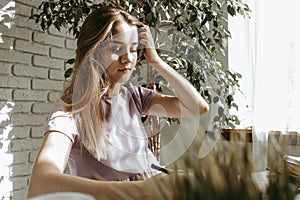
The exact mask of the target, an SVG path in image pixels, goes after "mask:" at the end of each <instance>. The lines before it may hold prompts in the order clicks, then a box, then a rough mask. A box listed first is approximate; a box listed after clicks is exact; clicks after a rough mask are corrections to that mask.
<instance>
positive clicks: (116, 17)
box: [61, 7, 142, 160]
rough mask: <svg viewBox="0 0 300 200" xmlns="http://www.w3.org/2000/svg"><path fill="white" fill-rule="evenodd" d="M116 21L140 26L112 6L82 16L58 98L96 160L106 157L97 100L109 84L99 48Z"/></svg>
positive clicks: (100, 105) (108, 35)
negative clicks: (72, 61)
mask: <svg viewBox="0 0 300 200" xmlns="http://www.w3.org/2000/svg"><path fill="white" fill-rule="evenodd" d="M120 22H121V23H122V22H123V23H128V24H130V25H135V26H138V25H142V23H141V22H139V21H138V20H137V19H136V18H135V17H133V16H131V15H130V14H128V13H127V12H125V11H123V10H120V9H118V8H113V7H102V8H99V9H97V10H94V11H93V12H92V13H91V14H90V15H89V16H88V17H87V18H86V20H85V22H84V23H83V25H82V27H81V30H80V33H79V36H78V40H77V49H76V57H75V64H74V68H73V74H72V79H71V81H70V83H69V85H68V87H66V89H65V90H64V91H63V95H62V97H61V103H62V105H63V107H64V108H65V109H66V111H68V112H70V113H71V114H72V116H73V117H74V120H75V122H76V125H77V129H78V132H79V136H78V140H79V141H80V142H81V144H83V145H84V147H85V148H87V149H88V150H89V151H90V152H91V153H92V154H93V155H94V156H95V157H96V158H97V159H98V160H99V159H100V158H103V157H105V156H106V155H105V151H104V148H105V145H106V144H107V137H106V134H105V132H104V128H103V126H102V125H103V122H104V121H105V120H107V114H106V113H104V109H103V107H102V104H101V99H102V98H103V96H104V95H105V94H106V92H107V90H108V87H109V86H110V82H109V78H108V76H107V75H106V73H105V66H103V65H104V64H103V63H102V61H103V59H102V58H101V51H99V49H101V48H102V46H103V45H102V43H104V42H103V41H104V40H106V39H107V38H109V37H110V36H111V35H112V30H113V28H114V26H115V25H116V24H117V23H120ZM105 115H106V116H105Z"/></svg>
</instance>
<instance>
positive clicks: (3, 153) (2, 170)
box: [0, 1, 16, 199]
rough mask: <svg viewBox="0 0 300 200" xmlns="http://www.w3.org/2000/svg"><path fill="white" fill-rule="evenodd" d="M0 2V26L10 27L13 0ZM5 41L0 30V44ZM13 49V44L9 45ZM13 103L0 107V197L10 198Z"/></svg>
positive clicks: (13, 9)
mask: <svg viewBox="0 0 300 200" xmlns="http://www.w3.org/2000/svg"><path fill="white" fill-rule="evenodd" d="M2 3H4V2H3V1H2V2H1V4H0V23H1V26H2V25H3V26H4V27H7V28H8V29H11V27H12V24H13V19H14V17H15V12H16V11H15V2H14V1H9V2H8V3H6V4H4V5H2ZM4 42H5V41H4V39H3V37H2V33H1V32H0V44H3V43H4ZM10 49H13V46H11V47H10ZM14 105H15V103H14V102H10V101H8V102H6V103H5V104H4V105H1V106H2V108H1V107H0V158H1V161H0V197H1V199H6V198H10V195H11V194H10V193H11V192H12V191H13V182H12V181H11V180H10V174H11V167H10V165H11V164H13V155H12V154H11V153H9V146H10V138H9V133H10V132H11V130H12V129H13V128H12V124H11V123H10V120H11V119H10V115H9V114H10V113H11V112H12V110H13V107H14Z"/></svg>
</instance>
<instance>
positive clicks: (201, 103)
mask: <svg viewBox="0 0 300 200" xmlns="http://www.w3.org/2000/svg"><path fill="white" fill-rule="evenodd" d="M148 64H149V65H151V66H152V67H153V68H154V69H156V70H157V71H158V72H159V73H160V74H161V75H162V76H163V77H164V78H165V79H166V81H168V82H169V83H170V84H171V86H172V87H173V89H174V90H175V92H176V96H177V97H178V99H179V100H180V102H181V103H182V104H183V105H184V106H185V107H186V108H187V109H188V110H189V111H190V112H191V113H192V114H193V115H199V114H200V115H201V114H203V113H206V112H207V111H208V110H209V105H208V104H207V102H206V101H205V100H204V99H203V98H202V96H201V95H200V93H199V92H198V91H197V90H196V89H195V88H194V87H193V85H192V84H191V83H190V82H189V81H188V80H186V79H185V78H184V77H182V76H181V75H180V74H178V73H177V72H176V71H175V70H174V69H173V68H172V67H170V66H169V65H168V64H167V63H165V62H164V61H163V60H162V59H161V58H159V57H157V59H156V61H155V62H151V63H148Z"/></svg>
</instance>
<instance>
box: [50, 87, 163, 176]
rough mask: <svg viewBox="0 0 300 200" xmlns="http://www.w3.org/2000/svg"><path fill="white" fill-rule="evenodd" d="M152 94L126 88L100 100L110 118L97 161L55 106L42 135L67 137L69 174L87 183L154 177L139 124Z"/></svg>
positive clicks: (153, 161) (67, 117)
mask: <svg viewBox="0 0 300 200" xmlns="http://www.w3.org/2000/svg"><path fill="white" fill-rule="evenodd" d="M154 95H155V91H153V90H149V89H147V88H143V87H140V86H133V85H131V84H126V85H124V86H122V87H121V89H120V92H119V94H118V95H116V96H112V97H105V98H104V99H103V100H102V105H103V106H104V108H108V107H110V108H111V110H110V111H109V112H110V118H109V121H108V122H105V123H104V129H105V130H106V132H107V133H108V134H107V136H108V139H109V143H108V144H106V147H105V152H106V158H101V159H100V160H99V161H98V160H97V159H96V158H95V157H94V156H93V155H92V154H91V153H90V152H89V151H88V150H87V149H86V148H84V146H82V145H81V144H80V143H79V142H78V141H77V140H76V136H77V135H78V134H80V133H78V131H77V128H76V123H75V121H74V119H73V118H72V115H70V114H69V113H67V112H65V111H63V109H62V108H61V107H60V106H58V105H57V106H55V107H54V109H53V111H52V112H51V114H50V118H49V121H48V124H47V126H46V127H45V133H47V132H48V131H58V132H61V133H63V134H65V135H66V136H68V137H69V138H70V139H71V140H72V142H73V145H72V148H71V152H70V156H69V160H68V165H69V168H70V173H71V174H73V175H76V176H81V177H85V178H89V179H99V177H102V178H104V179H105V180H109V181H117V180H124V179H130V177H134V176H135V175H136V174H137V173H139V174H147V175H149V176H151V175H154V174H156V173H157V172H156V171H153V170H152V169H151V167H150V166H151V164H156V165H158V163H157V160H156V158H155V157H154V155H153V154H152V152H151V151H150V150H149V149H148V137H147V133H146V131H145V129H144V126H143V124H142V122H141V117H142V116H143V115H144V114H145V111H146V110H147V108H148V106H149V103H150V102H151V100H152V99H153V97H154Z"/></svg>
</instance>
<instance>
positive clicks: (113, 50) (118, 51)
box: [111, 47, 122, 53]
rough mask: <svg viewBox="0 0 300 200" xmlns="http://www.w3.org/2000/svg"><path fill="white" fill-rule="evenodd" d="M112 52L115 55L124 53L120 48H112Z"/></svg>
mask: <svg viewBox="0 0 300 200" xmlns="http://www.w3.org/2000/svg"><path fill="white" fill-rule="evenodd" d="M111 51H112V52H114V53H120V52H121V51H122V49H121V48H120V47H112V48H111Z"/></svg>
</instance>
